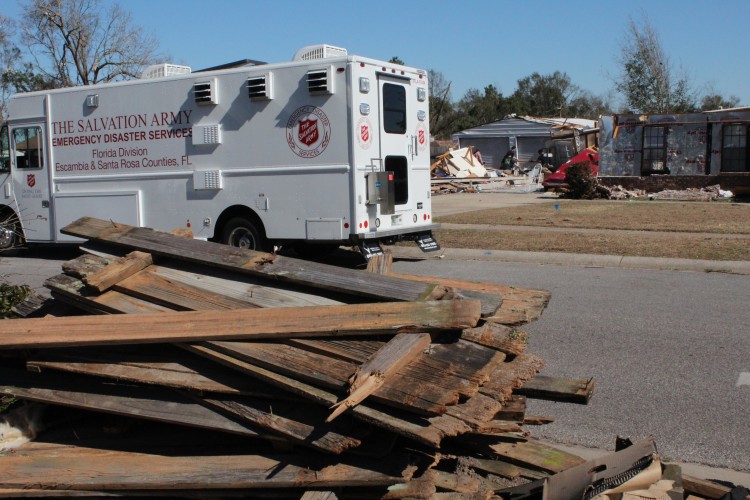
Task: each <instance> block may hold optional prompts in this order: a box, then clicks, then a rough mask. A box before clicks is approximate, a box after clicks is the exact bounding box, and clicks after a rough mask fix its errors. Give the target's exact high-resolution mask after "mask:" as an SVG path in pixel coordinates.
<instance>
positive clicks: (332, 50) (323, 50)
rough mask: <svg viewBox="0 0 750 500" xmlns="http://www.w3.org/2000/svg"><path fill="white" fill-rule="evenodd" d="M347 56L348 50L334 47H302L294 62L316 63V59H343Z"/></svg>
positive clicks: (322, 45) (293, 59) (295, 55)
mask: <svg viewBox="0 0 750 500" xmlns="http://www.w3.org/2000/svg"><path fill="white" fill-rule="evenodd" d="M346 55H347V51H346V49H342V48H341V47H334V46H333V45H326V44H320V45H308V46H307V47H302V48H301V49H299V50H298V51H297V53H296V54H294V57H293V58H292V61H314V60H316V59H328V58H329V57H343V56H346Z"/></svg>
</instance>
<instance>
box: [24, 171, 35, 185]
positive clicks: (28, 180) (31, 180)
mask: <svg viewBox="0 0 750 500" xmlns="http://www.w3.org/2000/svg"><path fill="white" fill-rule="evenodd" d="M26 184H27V185H28V186H29V187H30V188H33V187H34V186H36V176H35V175H34V174H27V175H26Z"/></svg>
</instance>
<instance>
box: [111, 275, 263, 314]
mask: <svg viewBox="0 0 750 500" xmlns="http://www.w3.org/2000/svg"><path fill="white" fill-rule="evenodd" d="M152 267H153V266H152ZM113 289H114V290H117V291H118V292H122V293H125V294H127V295H132V296H134V297H138V298H140V299H143V300H147V301H149V302H152V303H155V304H160V305H163V306H165V307H169V308H170V309H175V310H178V311H195V310H199V309H200V310H222V309H248V308H254V307H257V306H256V305H255V304H253V303H251V302H248V301H244V300H238V299H235V298H232V297H227V296H225V295H222V294H219V293H215V292H210V291H207V290H203V289H200V288H196V287H194V286H192V285H189V284H185V283H180V282H179V281H175V280H170V279H168V278H164V277H161V276H159V275H158V274H156V273H155V272H154V271H153V270H152V268H148V269H144V270H142V271H140V272H139V273H137V274H134V275H132V276H130V277H128V278H126V279H124V280H121V281H119V282H117V283H116V284H114V285H113Z"/></svg>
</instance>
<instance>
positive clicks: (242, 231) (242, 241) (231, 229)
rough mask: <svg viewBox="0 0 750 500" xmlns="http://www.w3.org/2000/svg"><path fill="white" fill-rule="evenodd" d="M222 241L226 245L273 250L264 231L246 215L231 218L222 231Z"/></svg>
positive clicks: (264, 250) (260, 250)
mask: <svg viewBox="0 0 750 500" xmlns="http://www.w3.org/2000/svg"><path fill="white" fill-rule="evenodd" d="M221 242H222V243H224V244H225V245H229V246H233V247H238V248H246V249H248V250H257V251H259V252H270V251H272V250H273V246H271V244H270V242H269V241H268V240H267V239H266V237H265V235H264V234H263V231H262V230H261V229H259V228H258V227H257V226H256V224H254V223H253V222H251V221H250V220H248V219H246V218H244V217H234V218H232V219H229V221H227V223H226V224H225V225H224V230H223V231H222V232H221Z"/></svg>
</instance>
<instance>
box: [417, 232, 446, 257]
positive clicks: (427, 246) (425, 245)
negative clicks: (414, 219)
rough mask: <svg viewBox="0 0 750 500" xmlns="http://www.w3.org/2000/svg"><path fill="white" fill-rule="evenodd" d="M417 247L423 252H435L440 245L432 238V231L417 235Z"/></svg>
mask: <svg viewBox="0 0 750 500" xmlns="http://www.w3.org/2000/svg"><path fill="white" fill-rule="evenodd" d="M417 245H418V246H419V249H420V250H422V251H423V252H435V251H437V250H440V245H438V242H437V241H436V240H435V238H434V237H433V236H432V231H428V232H426V233H421V234H419V235H417Z"/></svg>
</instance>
